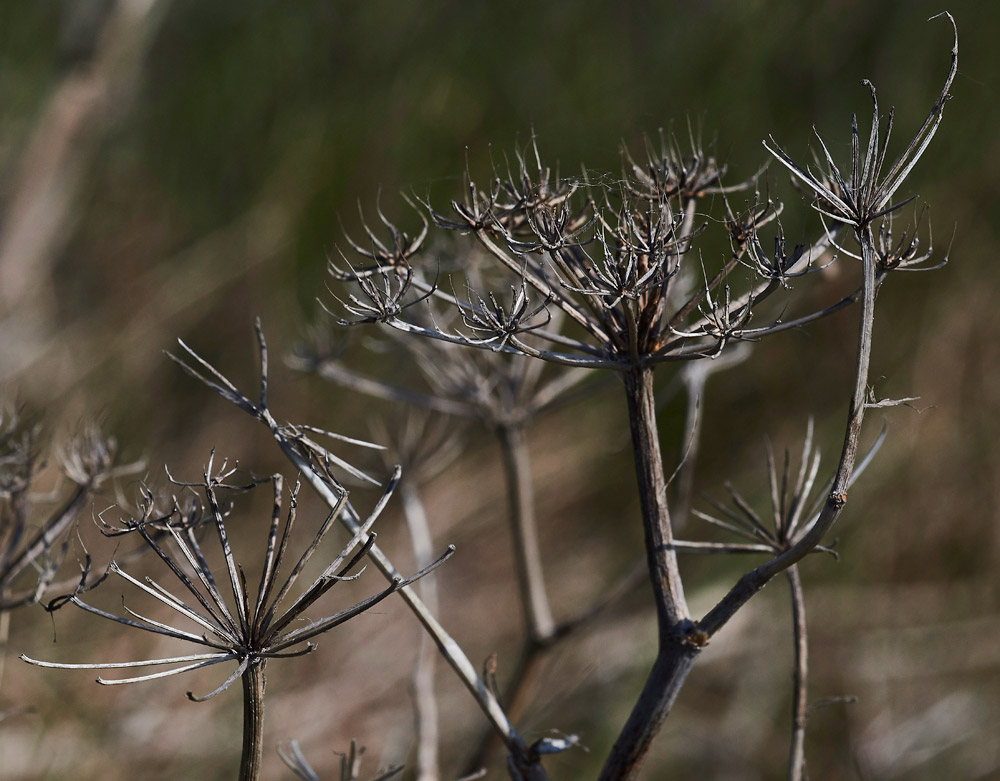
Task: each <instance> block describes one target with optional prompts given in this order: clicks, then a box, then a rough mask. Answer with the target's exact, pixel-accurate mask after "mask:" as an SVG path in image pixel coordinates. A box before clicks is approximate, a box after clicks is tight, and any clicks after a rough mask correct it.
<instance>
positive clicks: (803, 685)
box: [785, 564, 809, 781]
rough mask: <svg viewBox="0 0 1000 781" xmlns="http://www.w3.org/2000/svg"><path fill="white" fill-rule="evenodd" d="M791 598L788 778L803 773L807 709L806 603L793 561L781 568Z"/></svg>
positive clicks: (798, 777) (794, 780)
mask: <svg viewBox="0 0 1000 781" xmlns="http://www.w3.org/2000/svg"><path fill="white" fill-rule="evenodd" d="M785 577H786V578H787V579H788V588H789V591H790V592H791V599H792V630H793V637H794V639H795V671H794V687H793V690H792V740H791V744H790V746H789V749H788V781H803V779H804V778H805V777H806V775H805V774H806V749H805V742H806V720H807V718H808V711H809V637H808V634H807V630H806V604H805V596H804V594H803V593H802V578H801V577H800V576H799V567H798V565H797V564H793V565H792V566H791V567H789V568H788V570H787V571H786V572H785Z"/></svg>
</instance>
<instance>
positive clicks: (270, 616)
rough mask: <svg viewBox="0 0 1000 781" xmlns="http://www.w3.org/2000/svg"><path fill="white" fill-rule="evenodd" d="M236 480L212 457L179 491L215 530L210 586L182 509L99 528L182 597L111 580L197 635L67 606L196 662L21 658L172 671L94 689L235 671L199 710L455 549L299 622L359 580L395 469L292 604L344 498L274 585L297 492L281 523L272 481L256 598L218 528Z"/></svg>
mask: <svg viewBox="0 0 1000 781" xmlns="http://www.w3.org/2000/svg"><path fill="white" fill-rule="evenodd" d="M234 474H235V468H232V469H230V468H228V467H227V464H226V463H223V464H222V466H221V467H219V469H218V470H215V469H214V454H213V457H212V458H210V459H209V462H208V466H207V468H206V469H205V472H204V475H203V479H202V480H201V481H199V482H196V483H179V482H178V483H177V484H178V485H182V486H184V487H186V488H189V489H196V490H197V491H199V492H200V493H201V494H202V496H203V498H204V502H205V504H204V507H205V512H206V513H207V515H208V517H209V523H210V525H211V526H212V528H213V530H214V533H215V537H216V539H217V541H218V543H219V548H220V551H221V554H222V559H223V563H224V567H225V576H224V577H223V578H217V577H216V576H215V574H213V571H212V567H211V565H210V564H209V557H208V556H207V555H206V552H205V551H204V550H203V548H202V545H201V542H200V541H199V539H198V534H197V533H196V531H197V528H198V526H199V524H194V523H191V522H190V518H189V517H188V516H187V514H185V513H184V512H182V510H181V506H180V504H176V505H175V506H174V507H173V508H172V509H171V510H170V511H169V512H168V513H167V514H166V515H158V514H157V513H156V510H155V506H154V503H153V502H152V501H148V500H147V501H145V502H142V503H141V504H140V506H141V508H142V514H141V515H140V516H138V517H126V518H123V519H121V520H120V522H119V523H117V524H115V525H110V524H106V525H105V530H106V532H107V533H108V534H111V535H116V536H117V535H122V534H129V535H132V534H135V535H138V536H140V537H141V538H142V539H143V541H144V542H145V543H146V545H147V546H148V547H149V548H150V549H151V550H152V552H154V553H155V554H156V555H157V556H158V557H159V558H160V560H161V561H162V562H163V563H164V564H165V565H166V567H167V569H168V570H169V571H170V573H171V574H172V576H173V577H174V579H175V580H176V581H177V582H178V583H179V585H180V587H181V589H182V591H181V593H182V594H183V593H184V592H186V596H183V597H182V596H178V595H177V594H175V593H174V592H173V591H171V590H169V589H167V588H165V587H163V586H161V585H159V584H158V583H157V582H155V581H153V580H148V581H147V582H146V583H143V582H142V581H140V580H139V579H137V578H135V577H133V576H132V575H129V574H128V573H127V572H125V571H124V570H123V569H122V568H121V567H120V566H118V564H116V563H115V562H112V563H111V566H110V570H109V571H110V574H112V575H114V576H117V577H118V578H121V579H122V580H124V581H126V582H128V583H129V584H131V585H132V586H134V587H136V588H137V589H139V590H140V591H142V592H144V593H145V594H146V595H148V596H149V597H152V598H153V599H154V600H156V601H158V602H160V603H161V604H162V605H164V606H166V607H167V608H169V609H170V610H172V611H173V612H174V613H176V614H177V615H178V616H180V617H183V618H185V619H187V620H188V621H191V622H194V624H196V625H197V626H198V627H199V628H200V629H201V630H202V633H201V634H198V633H196V632H191V631H188V630H187V629H183V628H181V627H175V626H170V625H168V624H166V623H163V622H160V621H157V620H154V619H152V618H146V617H145V616H143V615H140V614H139V613H137V612H135V611H133V610H131V609H130V608H128V607H126V608H124V609H125V613H126V614H127V615H125V616H119V615H115V614H112V613H108V612H106V611H104V610H101V609H100V608H97V607H94V606H93V605H90V604H89V603H87V602H85V601H83V599H82V598H81V593H82V591H83V590H84V589H80V590H79V591H78V592H77V593H74V594H71V595H69V596H68V597H67V598H66V600H65V601H67V602H69V603H72V604H74V605H76V606H77V607H79V608H81V609H83V610H85V611H87V612H89V613H93V614H95V615H98V616H101V617H102V618H106V619H109V620H111V621H115V622H117V623H119V624H123V625H125V626H128V627H131V628H134V629H141V630H143V631H146V632H151V633H153V634H159V635H163V636H166V637H170V638H173V639H176V640H181V641H184V642H188V643H193V644H194V645H197V646H201V647H203V648H205V649H207V650H206V651H205V652H204V653H198V654H188V655H183V656H173V657H165V658H160V659H147V660H139V661H131V662H100V663H84V664H62V663H56V662H42V661H38V660H35V659H29V658H28V657H25V656H22V657H21V658H22V659H24V661H26V662H29V663H30V664H34V665H38V666H40V667H54V668H59V669H84V670H107V669H131V668H136V667H148V666H160V665H175V666H173V667H171V668H170V669H169V670H167V671H165V672H155V673H149V674H145V675H141V676H137V677H127V678H117V679H105V678H98V683H101V684H125V683H138V682H141V681H148V680H153V679H156V678H163V677H167V676H172V675H177V674H180V673H184V672H188V671H190V670H196V669H200V668H202V667H208V666H211V665H215V664H220V663H223V662H229V661H232V662H235V663H236V669H235V670H234V671H233V673H232V674H231V675H230V676H229V677H228V678H226V680H225V681H223V682H222V684H220V685H219V686H218V687H217V688H216V689H214V690H213V691H211V692H209V693H208V694H206V695H204V696H196V695H194V694H192V693H191V692H188V697H190V698H191V699H193V700H198V701H201V700H205V699H208V698H210V697H214V696H215V695H217V694H219V693H220V692H222V691H225V690H226V689H227V688H228V687H229V686H230V685H231V684H232V683H233V682H234V681H236V680H238V679H239V678H241V677H242V676H244V675H246V674H248V671H249V670H250V669H251V668H253V667H255V666H258V665H262V664H263V663H264V662H265V661H266V660H268V659H273V658H283V657H290V656H299V655H301V654H304V653H308V652H310V651H312V650H313V648H314V647H315V645H314V643H313V642H312V640H313V639H314V638H316V637H318V636H319V635H320V634H322V633H324V632H327V631H329V630H330V629H333V628H334V627H336V626H339V625H340V624H343V623H344V622H346V621H348V620H350V619H351V618H354V617H355V616H357V615H360V614H361V613H363V612H364V611H365V610H368V609H369V608H371V607H373V606H374V605H376V604H378V603H379V602H381V601H382V600H383V599H385V598H386V597H388V596H389V595H390V594H393V593H395V592H396V591H398V590H399V589H401V588H403V587H405V586H406V585H408V584H409V583H412V582H414V581H415V580H417V579H419V578H421V577H423V576H424V575H425V574H427V573H428V572H430V571H432V570H433V569H435V568H436V567H437V566H439V565H440V564H441V563H442V562H443V561H444V560H445V559H447V558H448V556H450V555H451V552H452V550H453V549H449V550H448V551H447V552H446V553H445V554H444V555H443V556H442V557H441V558H439V559H438V560H437V561H435V562H434V563H433V564H431V565H430V566H428V567H426V568H425V569H424V570H422V571H421V572H419V573H417V574H416V575H415V576H413V577H411V578H406V579H403V578H396V579H395V580H394V581H393V582H392V583H390V585H389V586H388V587H387V588H386V589H384V590H382V591H380V592H378V593H377V594H375V595H373V596H371V597H369V598H368V599H365V600H363V601H361V602H358V603H357V604H354V605H352V606H350V607H348V608H345V609H342V610H339V611H337V612H335V613H333V614H330V615H327V616H325V617H322V618H315V619H310V618H308V617H307V615H306V611H307V610H308V609H309V608H310V607H311V606H312V605H313V604H314V603H316V602H317V601H318V600H319V599H320V598H321V597H323V596H324V595H326V594H327V593H328V592H329V591H330V590H331V589H332V588H333V587H334V586H335V585H336V584H337V583H339V582H340V581H343V580H353V579H354V578H356V577H357V575H354V574H351V572H352V570H354V569H355V568H356V567H357V565H358V564H359V563H360V561H361V559H363V558H364V556H365V554H366V553H367V552H368V550H369V549H370V548H371V546H372V545H373V544H374V542H375V534H374V533H369V532H370V531H371V527H372V525H373V524H374V523H375V521H376V520H377V519H378V517H379V516H380V515H381V513H382V511H383V509H384V508H385V506H386V503H387V502H388V500H389V497H390V496H391V495H392V492H393V490H394V489H395V487H396V485H397V483H398V481H399V477H400V470H399V469H397V470H396V471H395V472H394V474H393V476H392V478H391V479H390V480H389V482H388V483H387V484H386V486H385V489H384V492H383V495H382V498H381V499H380V500H379V502H378V503H377V504H376V506H375V508H374V510H373V511H372V513H371V514H370V515H369V516H368V518H367V519H366V520H365V521H364V522H363V523H361V524H360V528H359V530H358V531H357V533H356V534H355V535H354V536H353V537H352V539H351V540H350V541H349V542H348V543H347V545H346V546H345V547H344V548H343V549H342V550H341V551H340V552H339V553H338V554H337V555H336V556H334V557H333V558H332V559H331V560H330V562H329V563H328V564H327V565H326V566H325V567H324V569H323V571H322V573H321V574H320V575H319V576H318V577H316V578H315V579H313V580H312V582H311V583H309V585H307V586H306V587H305V588H304V589H303V590H302V591H301V592H300V593H299V595H298V596H296V597H294V598H293V597H292V593H293V588H294V586H295V585H296V584H297V583H298V581H299V579H300V577H301V576H302V575H303V572H304V571H305V568H306V565H307V563H308V562H309V561H310V560H311V559H312V557H313V556H314V554H316V552H317V550H318V549H319V547H320V544H321V543H322V541H323V539H324V537H325V536H326V535H327V533H328V532H329V531H330V529H331V528H332V527H333V526H334V525H335V524H336V521H337V516H338V514H339V513H341V512H346V513H353V512H354V511H353V508H352V507H351V505H350V504H349V503H348V501H347V495H346V492H345V493H344V495H343V498H342V503H341V506H340V507H338V508H337V509H335V510H333V511H331V512H330V513H329V515H327V517H326V519H325V520H324V521H323V523H322V524H321V525H320V527H319V529H318V531H316V532H315V533H314V535H313V538H312V541H311V542H310V543H309V544H308V545H307V546H306V548H305V549H304V550H303V552H302V553H301V555H300V556H299V558H298V560H297V561H296V562H295V563H294V565H293V566H292V567H291V570H290V572H289V574H288V575H287V576H286V578H285V580H284V581H283V582H281V581H279V580H278V572H279V570H280V568H281V565H282V563H283V561H284V559H285V557H286V555H287V554H288V545H289V543H290V539H291V532H292V529H293V527H294V525H295V520H296V505H297V495H298V484H296V486H295V487H294V488H293V489H292V491H291V492H290V493H289V494H288V500H289V505H288V511H287V513H286V514H285V519H284V522H283V523H282V520H281V518H282V501H283V487H282V486H283V481H282V478H281V476H280V475H274V476H273V477H271V478H270V482H271V483H272V485H273V487H274V505H273V512H272V515H271V522H270V524H269V525H268V528H267V534H266V536H265V546H264V566H263V570H262V572H261V575H260V581H259V585H258V587H257V592H256V595H255V596H254V595H252V594H251V593H250V592H249V591H248V589H247V585H246V577H245V575H244V568H243V566H242V565H241V564H240V563H238V562H237V561H236V559H235V557H234V555H233V551H232V548H231V547H230V543H229V535H228V531H227V528H226V521H225V517H226V512H225V511H224V509H223V504H222V502H221V501H220V499H219V493H220V491H224V490H227V489H234V488H238V489H243V490H248V489H249V488H250V487H252V486H253V485H256V484H257V483H258V482H259V481H253V482H252V483H251V484H250V485H244V486H238V485H232V484H230V483H228V482H227V481H228V480H229V479H230V478H232V476H233V475H234ZM175 482H177V481H175ZM155 531H160V532H166V539H163V538H162V537H158V536H157V535H154V532H155ZM227 581H228V588H229V591H230V594H231V597H232V601H229V600H227V598H226V597H225V596H224V595H223V591H222V589H221V588H220V587H219V585H218V584H219V583H220V582H227Z"/></svg>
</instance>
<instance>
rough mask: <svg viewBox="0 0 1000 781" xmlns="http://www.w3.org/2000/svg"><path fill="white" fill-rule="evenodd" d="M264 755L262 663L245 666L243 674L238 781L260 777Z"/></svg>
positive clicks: (247, 780)
mask: <svg viewBox="0 0 1000 781" xmlns="http://www.w3.org/2000/svg"><path fill="white" fill-rule="evenodd" d="M263 753H264V661H263V660H260V661H258V662H256V663H251V664H250V665H248V666H247V671H246V672H245V673H243V758H242V759H241V760H240V781H254V779H257V778H259V777H260V766H261V760H262V758H263Z"/></svg>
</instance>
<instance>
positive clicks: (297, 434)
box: [167, 321, 568, 781]
mask: <svg viewBox="0 0 1000 781" xmlns="http://www.w3.org/2000/svg"><path fill="white" fill-rule="evenodd" d="M256 332H257V345H258V349H259V353H258V354H259V358H260V395H259V400H258V401H256V402H254V401H252V400H251V399H250V398H249V397H248V396H246V395H245V394H243V393H242V392H241V391H240V390H239V389H238V388H236V386H235V385H233V383H232V382H230V381H229V380H228V379H227V378H226V377H225V376H224V375H223V374H222V373H220V372H219V371H218V370H217V369H216V368H215V367H213V366H212V365H211V364H209V363H208V362H207V361H205V360H204V359H203V358H201V357H200V356H199V355H198V354H197V353H196V352H195V351H194V350H192V349H191V348H190V347H188V346H187V345H186V344H184V343H183V342H180V345H181V347H182V348H184V350H185V352H186V353H187V360H183V359H181V358H178V357H176V356H174V355H172V354H170V353H168V354H167V355H168V356H169V357H170V358H171V359H172V360H174V361H175V362H176V363H177V364H178V365H179V366H180V367H181V368H182V369H183V370H184V371H185V372H186V373H187V374H189V375H190V376H191V377H193V378H195V379H197V380H199V381H200V382H202V383H204V384H205V385H207V386H208V387H209V388H211V389H212V390H214V391H215V392H216V393H218V394H219V395H220V396H222V397H223V398H224V399H226V400H227V401H229V402H231V403H232V404H234V405H236V406H237V407H239V408H240V409H241V410H243V411H244V412H246V413H247V414H249V415H251V416H252V417H253V418H255V419H256V420H258V421H260V422H261V423H263V424H264V425H265V426H267V428H268V430H269V431H270V432H271V435H272V437H273V438H274V440H275V442H276V443H277V444H278V446H279V448H280V449H281V450H282V452H283V453H284V454H285V456H286V457H287V458H288V460H289V461H291V463H292V464H293V465H294V466H295V467H296V468H297V469H298V470H299V472H300V474H301V475H302V479H303V480H304V481H305V482H306V483H307V484H309V486H310V487H312V488H313V490H314V491H315V492H316V494H317V495H318V496H319V497H320V499H322V500H323V502H325V503H326V504H327V506H328V507H329V508H330V509H332V510H334V516H336V517H338V519H339V520H340V522H341V523H342V524H343V525H344V526H345V527H346V528H347V530H348V531H349V532H350V533H351V534H353V535H355V536H357V537H358V539H359V540H360V541H361V544H362V545H364V546H365V552H366V554H367V556H368V558H369V559H370V560H371V562H372V563H373V564H374V565H375V568H376V569H378V570H379V572H381V573H382V575H383V576H384V577H386V578H387V579H389V580H390V582H392V583H396V582H397V580H399V579H400V575H399V572H398V571H397V569H396V567H395V566H394V565H393V563H392V561H391V560H390V559H389V558H388V557H387V556H386V555H385V554H384V553H383V552H382V551H381V550H380V549H379V547H378V545H376V544H375V542H374V540H373V539H372V538H371V535H370V534H369V532H368V531H367V530H366V529H364V528H363V527H362V525H361V524H360V520H359V518H358V516H357V514H356V513H355V512H354V511H353V508H352V507H351V505H350V502H346V501H345V499H344V489H343V486H341V484H340V483H339V481H337V479H336V477H335V476H334V475H333V473H332V472H331V469H330V465H331V462H333V461H334V458H335V457H334V456H333V455H332V454H330V453H329V451H327V450H326V449H325V448H323V447H322V446H321V445H319V444H318V443H316V442H315V441H313V440H312V439H310V438H308V437H306V436H305V434H304V433H303V432H305V431H321V430H320V429H316V428H314V427H311V426H302V425H292V424H285V425H281V424H279V423H278V422H277V420H275V418H274V416H273V415H272V414H271V411H270V408H269V407H268V398H267V390H268V370H267V367H268V358H267V356H268V352H267V343H266V341H265V339H264V333H263V331H262V329H261V327H260V322H259V321H258V322H257V326H256ZM187 361H191V363H188V362H187ZM192 364H193V365H192ZM195 367H197V368H195ZM338 462H339V463H340V464H341V466H342V468H346V467H347V466H349V465H347V464H345V463H343V462H341V461H339V460H338ZM351 472H352V473H353V474H355V475H359V476H362V477H366V476H365V475H364V473H363V472H361V471H360V470H357V469H355V468H353V467H351ZM368 479H369V480H370V479H371V478H368ZM341 510H346V512H341ZM398 593H399V594H400V596H401V597H402V598H403V601H404V602H405V603H406V605H407V607H409V609H410V610H411V612H412V613H413V614H414V615H415V616H416V618H417V619H418V621H419V622H420V624H421V625H422V626H423V627H424V629H425V630H426V631H427V632H428V633H429V634H430V636H431V637H432V638H433V640H434V642H435V644H436V645H437V647H438V649H439V650H440V651H441V653H442V655H443V656H444V658H445V660H446V661H447V662H448V664H449V665H450V666H451V668H452V670H453V671H454V672H455V674H456V675H457V676H458V677H459V679H460V680H461V681H462V683H463V685H464V686H465V687H466V689H467V690H468V691H469V693H470V694H471V695H472V696H473V698H474V699H475V701H476V703H477V704H478V705H479V707H480V708H481V709H482V711H483V713H484V714H485V716H486V717H487V720H488V721H489V723H490V725H491V727H492V729H494V730H495V731H496V732H497V734H498V735H499V736H500V738H501V740H502V741H503V743H504V745H505V746H506V748H507V750H508V752H509V754H508V764H509V766H510V768H511V773H512V774H513V775H514V777H516V778H522V779H525V780H526V781H528V780H529V779H537V778H540V777H543V776H544V771H543V770H542V768H541V757H542V756H543V755H544V754H546V753H553V752H554V751H557V750H562V749H561V748H556V745H557V744H556V742H554V741H553V740H551V739H549V738H540V739H539V740H537V741H535V742H534V743H532V744H531V745H528V744H527V743H526V742H525V740H524V739H523V738H522V737H521V735H520V734H519V733H518V731H517V729H516V728H515V727H514V724H513V723H512V722H511V720H510V718H509V717H508V715H507V714H506V712H505V711H504V709H503V707H501V705H500V702H499V701H498V700H497V697H496V695H495V694H494V693H493V691H492V690H491V689H490V687H489V686H488V685H487V684H486V683H485V682H484V681H483V680H482V678H480V676H479V674H478V672H477V671H476V668H475V667H474V666H473V664H472V663H471V662H470V661H469V658H468V657H467V656H466V654H465V652H464V651H463V650H462V649H461V647H460V646H459V645H458V643H456V642H455V640H454V639H453V638H452V637H451V636H450V635H449V634H448V632H447V631H446V630H445V629H444V627H443V626H442V625H441V623H440V622H439V621H438V620H437V618H436V616H435V615H434V613H433V611H431V610H430V609H429V608H428V607H427V605H425V604H424V602H423V600H422V599H421V598H420V597H419V596H418V595H417V593H416V592H415V591H414V590H413V589H411V588H410V587H409V586H408V584H406V583H404V584H403V585H402V586H400V587H399V588H398ZM566 747H568V745H567V746H566Z"/></svg>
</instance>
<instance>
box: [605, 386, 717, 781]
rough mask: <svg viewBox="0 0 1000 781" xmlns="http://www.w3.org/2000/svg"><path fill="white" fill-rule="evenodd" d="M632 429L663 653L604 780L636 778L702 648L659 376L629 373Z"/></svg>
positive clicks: (606, 765)
mask: <svg viewBox="0 0 1000 781" xmlns="http://www.w3.org/2000/svg"><path fill="white" fill-rule="evenodd" d="M624 379H625V391H626V395H627V397H628V412H629V426H630V428H631V430H632V447H633V450H634V453H635V471H636V479H637V481H638V485H639V503H640V505H641V508H642V520H643V528H644V531H645V540H646V563H647V566H648V568H649V576H650V581H651V583H652V586H653V596H654V599H655V602H656V615H657V627H658V632H659V651H658V653H657V656H656V661H655V662H654V663H653V669H652V670H651V671H650V673H649V677H648V678H647V679H646V683H645V684H644V686H643V688H642V692H641V693H640V694H639V699H638V700H637V701H636V703H635V705H634V706H633V708H632V713H631V714H630V715H629V718H628V721H627V722H626V723H625V726H624V727H623V728H622V731H621V733H620V734H619V735H618V739H617V740H616V741H615V745H614V747H613V748H612V750H611V754H610V755H609V756H608V759H607V761H606V762H605V764H604V768H603V769H602V771H601V776H600V777H601V779H602V780H603V781H612V779H631V778H636V777H637V775H638V772H639V768H640V766H641V764H642V761H643V759H644V758H645V756H646V754H647V752H648V751H649V747H650V745H651V744H652V742H653V738H655V737H656V735H657V733H658V732H659V731H660V727H662V726H663V722H664V721H665V720H666V718H667V714H669V713H670V708H671V707H672V706H673V703H674V700H675V699H676V698H677V694H678V693H679V692H680V690H681V687H682V686H683V685H684V681H685V679H686V678H687V675H688V672H690V670H691V665H692V664H693V663H694V659H695V657H696V656H697V655H698V651H699V650H700V646H699V644H698V642H697V641H696V638H695V637H694V636H693V635H691V634H690V632H691V630H692V629H693V626H692V624H691V622H690V619H689V617H688V609H687V603H686V602H685V599H684V589H683V586H682V584H681V579H680V572H679V571H678V567H677V553H676V550H675V549H674V545H673V531H672V529H671V527H670V513H669V510H668V508H667V484H666V479H665V477H664V474H663V457H662V456H661V454H660V440H659V434H658V432H657V428H656V408H655V404H654V397H653V373H652V370H651V369H648V368H636V369H634V370H632V371H631V372H627V373H626V374H625V375H624Z"/></svg>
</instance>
